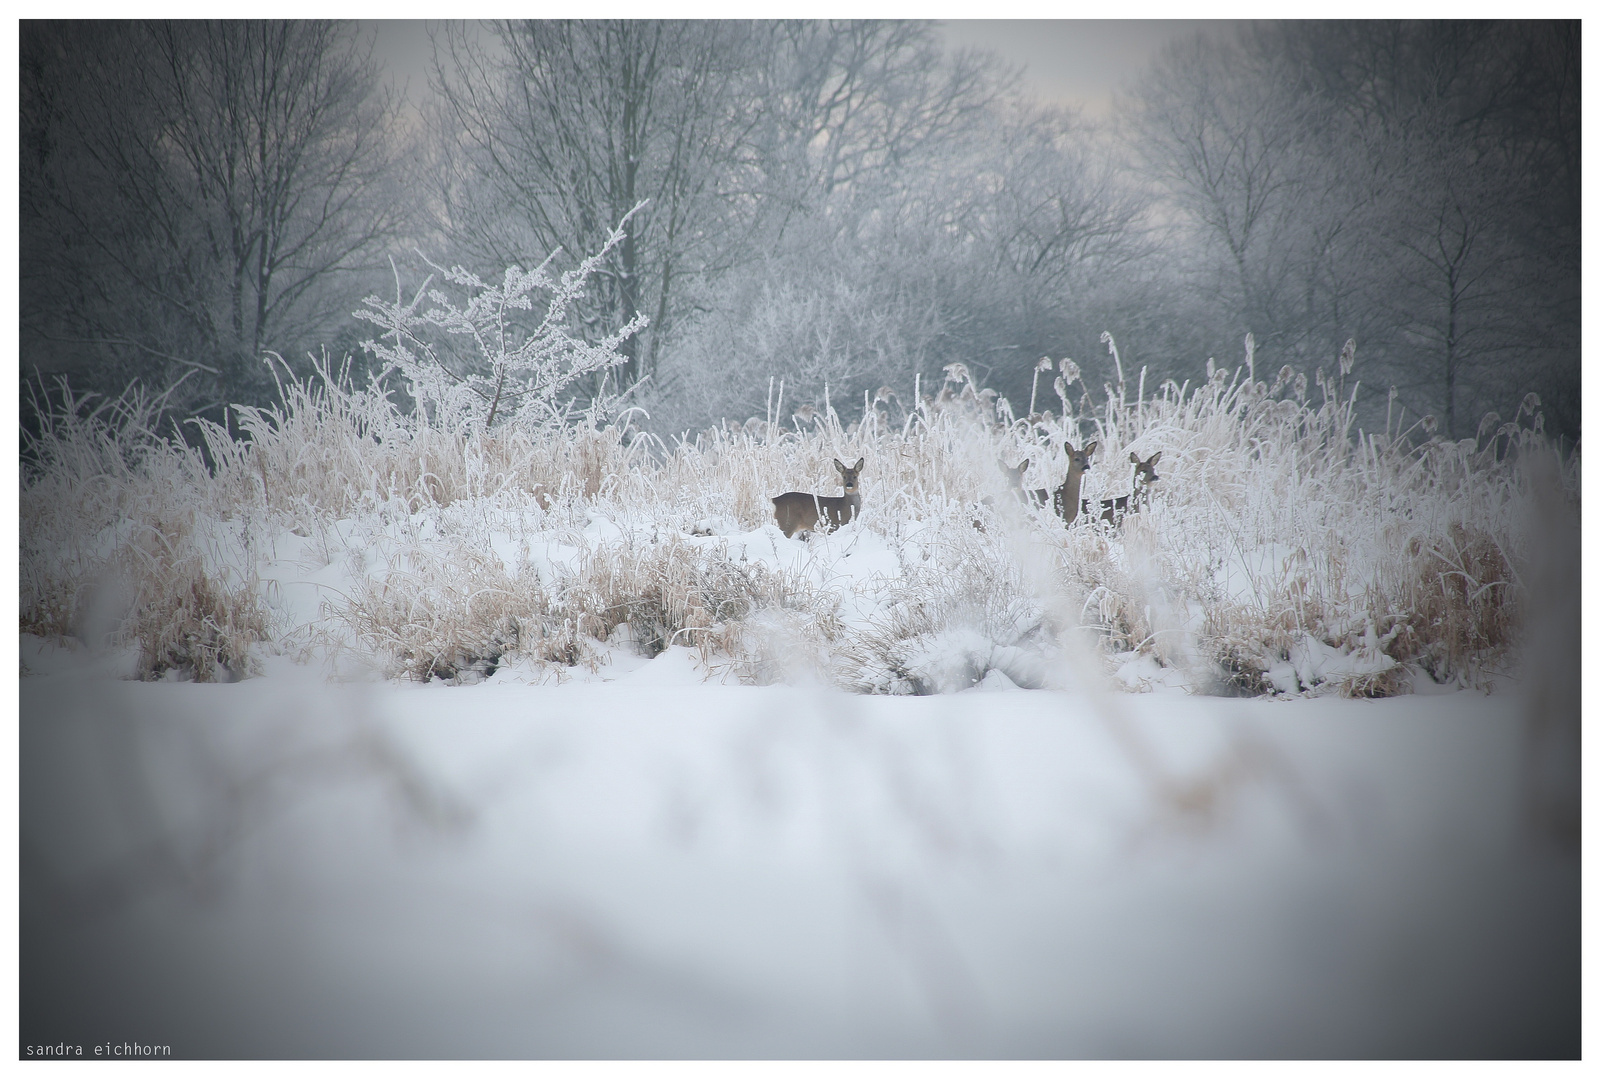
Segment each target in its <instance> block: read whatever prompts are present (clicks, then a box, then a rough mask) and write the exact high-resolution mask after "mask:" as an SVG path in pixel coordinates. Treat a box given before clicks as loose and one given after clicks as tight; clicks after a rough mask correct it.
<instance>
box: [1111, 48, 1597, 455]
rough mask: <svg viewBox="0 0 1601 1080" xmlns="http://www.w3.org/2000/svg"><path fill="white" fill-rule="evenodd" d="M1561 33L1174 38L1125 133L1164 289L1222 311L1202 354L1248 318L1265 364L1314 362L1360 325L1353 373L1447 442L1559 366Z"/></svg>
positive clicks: (1569, 72)
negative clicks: (1166, 283)
mask: <svg viewBox="0 0 1601 1080" xmlns="http://www.w3.org/2000/svg"><path fill="white" fill-rule="evenodd" d="M1576 42H1577V38H1576V33H1573V32H1569V30H1567V29H1564V27H1563V25H1562V24H1529V23H1511V24H1507V23H1498V24H1489V23H1474V22H1465V21H1452V22H1440V23H1400V22H1340V23H1301V22H1297V23H1284V24H1267V25H1259V26H1255V27H1252V28H1250V29H1249V30H1248V31H1246V32H1245V33H1243V34H1242V35H1240V37H1239V38H1238V40H1236V41H1230V42H1224V41H1215V40H1208V39H1204V38H1198V39H1194V40H1192V41H1190V42H1188V43H1184V44H1182V45H1180V46H1178V47H1176V48H1174V49H1172V50H1170V51H1169V52H1168V53H1167V54H1166V55H1165V56H1164V57H1163V58H1162V59H1161V60H1160V61H1159V62H1158V63H1157V64H1156V65H1154V67H1153V69H1152V70H1151V72H1149V74H1148V75H1147V77H1146V79H1145V80H1144V82H1143V84H1142V85H1141V87H1140V89H1139V91H1138V93H1137V94H1136V95H1135V97H1134V98H1133V100H1132V102H1131V109H1130V112H1131V116H1132V120H1133V123H1132V124H1131V131H1132V134H1133V138H1134V141H1135V143H1136V144H1137V145H1138V146H1139V148H1140V149H1141V151H1142V153H1143V156H1144V159H1145V161H1146V163H1147V167H1148V169H1149V174H1150V176H1151V177H1152V178H1153V180H1154V181H1155V182H1156V184H1157V189H1158V191H1159V192H1160V193H1161V195H1162V197H1163V200H1164V203H1165V205H1166V207H1167V212H1168V214H1169V215H1170V217H1171V219H1172V220H1173V221H1174V222H1175V224H1176V226H1177V227H1176V228H1175V229H1174V231H1173V233H1172V236H1173V240H1174V250H1173V259H1174V262H1175V264H1176V265H1179V266H1183V267H1187V271H1186V273H1184V274H1182V275H1174V276H1173V280H1174V282H1175V284H1176V285H1177V286H1178V288H1177V289H1175V290H1174V292H1175V295H1177V296H1182V295H1183V294H1187V295H1188V296H1190V297H1207V296H1210V299H1211V301H1212V302H1213V304H1214V305H1215V307H1216V309H1217V312H1218V315H1217V316H1214V319H1216V320H1217V321H1216V324H1215V325H1216V326H1217V327H1218V328H1219V329H1218V330H1215V331H1213V333H1212V340H1211V341H1209V342H1207V343H1205V351H1204V352H1202V355H1206V354H1207V353H1209V352H1210V351H1211V349H1213V348H1216V347H1219V346H1221V345H1222V344H1223V343H1224V342H1225V341H1226V340H1227V339H1228V338H1233V339H1234V340H1236V341H1237V340H1238V337H1239V335H1240V334H1241V332H1242V331H1243V330H1246V329H1248V330H1251V331H1253V332H1254V333H1255V334H1256V337H1257V340H1258V341H1259V343H1261V345H1262V350H1261V351H1262V353H1265V354H1266V357H1265V358H1267V359H1269V360H1272V359H1274V357H1273V354H1274V352H1282V353H1284V354H1285V358H1287V359H1299V360H1300V361H1301V362H1303V363H1307V362H1310V363H1319V362H1321V363H1331V362H1332V358H1333V356H1334V354H1335V352H1336V351H1337V349H1338V347H1339V346H1338V343H1339V342H1340V341H1343V340H1345V339H1346V338H1348V337H1349V338H1355V339H1356V340H1357V342H1358V343H1359V345H1361V346H1362V356H1363V357H1364V367H1363V373H1364V376H1365V377H1366V378H1367V379H1368V380H1369V382H1370V384H1371V382H1373V381H1379V382H1380V383H1381V384H1383V383H1389V384H1392V385H1395V386H1396V387H1397V388H1398V389H1399V390H1400V392H1401V394H1402V399H1403V401H1404V402H1405V403H1406V404H1407V405H1408V406H1409V407H1410V408H1411V409H1413V410H1414V411H1417V412H1433V413H1437V414H1439V415H1441V416H1442V417H1443V420H1444V429H1445V431H1446V433H1448V434H1450V435H1452V436H1460V435H1462V434H1464V432H1465V431H1467V430H1470V428H1469V426H1468V425H1467V424H1465V423H1464V422H1463V420H1462V418H1463V417H1464V416H1465V415H1468V414H1476V413H1478V412H1483V411H1486V410H1489V409H1491V408H1492V407H1494V408H1501V407H1503V406H1505V407H1506V408H1508V409H1509V408H1510V407H1511V405H1512V403H1514V402H1516V401H1518V400H1521V398H1522V396H1523V394H1524V393H1525V392H1527V391H1528V390H1530V389H1541V390H1545V391H1546V392H1547V393H1548V394H1549V393H1550V392H1552V391H1559V390H1560V388H1563V387H1566V386H1568V385H1570V384H1572V383H1573V382H1574V381H1576V372H1577V331H1578V308H1577V299H1578V257H1577V252H1578V249H1577V245H1576V238H1577V235H1578V215H1577V202H1576V201H1575V199H1574V198H1573V192H1575V191H1576V190H1577V189H1576V188H1575V187H1574V186H1573V180H1574V179H1575V178H1576V175H1577V174H1576V173H1574V172H1572V171H1570V167H1571V165H1572V163H1573V162H1575V161H1576V160H1577V159H1576V156H1575V154H1574V152H1573V151H1574V150H1575V149H1576V148H1577V145H1578V144H1577V135H1578V128H1577V105H1578V99H1577V87H1578V81H1577V49H1576ZM1209 286H1211V288H1210V289H1209ZM1183 302H1184V301H1183V300H1182V299H1180V300H1179V301H1178V303H1179V304H1182V303H1183ZM1164 306H1168V307H1176V305H1175V304H1174V303H1173V301H1171V300H1169V301H1164ZM1170 321H1176V320H1170ZM1230 323H1232V325H1229V324H1230ZM1570 373H1572V374H1571V376H1570ZM1555 396H1556V397H1558V398H1560V397H1563V396H1564V395H1562V394H1560V392H1558V393H1557V394H1556V395H1555ZM1576 421H1577V414H1576V412H1574V413H1573V415H1572V416H1571V418H1565V419H1564V420H1563V421H1562V423H1563V425H1564V426H1567V425H1568V424H1569V423H1572V424H1573V425H1574V427H1575V430H1576Z"/></svg>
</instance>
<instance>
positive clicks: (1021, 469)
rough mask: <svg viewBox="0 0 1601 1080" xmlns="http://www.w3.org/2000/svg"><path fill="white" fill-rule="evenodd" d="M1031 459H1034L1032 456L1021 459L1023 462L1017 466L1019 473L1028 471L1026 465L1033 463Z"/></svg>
mask: <svg viewBox="0 0 1601 1080" xmlns="http://www.w3.org/2000/svg"><path fill="white" fill-rule="evenodd" d="M1033 461H1034V459H1033V458H1024V459H1023V464H1021V465H1019V466H1018V467H1017V471H1018V473H1019V474H1020V475H1021V474H1022V473H1026V472H1028V467H1029V465H1031V464H1033Z"/></svg>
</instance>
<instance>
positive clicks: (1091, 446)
mask: <svg viewBox="0 0 1601 1080" xmlns="http://www.w3.org/2000/svg"><path fill="white" fill-rule="evenodd" d="M1099 445H1101V444H1100V443H1098V442H1092V443H1090V444H1089V445H1088V446H1086V447H1085V448H1084V456H1085V457H1089V456H1090V455H1091V454H1093V453H1095V448H1096V447H1097V446H1099Z"/></svg>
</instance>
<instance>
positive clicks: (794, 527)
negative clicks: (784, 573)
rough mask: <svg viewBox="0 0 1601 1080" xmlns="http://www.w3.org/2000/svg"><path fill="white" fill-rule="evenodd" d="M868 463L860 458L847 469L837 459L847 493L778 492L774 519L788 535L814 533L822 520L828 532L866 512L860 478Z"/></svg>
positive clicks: (774, 506) (835, 465)
mask: <svg viewBox="0 0 1601 1080" xmlns="http://www.w3.org/2000/svg"><path fill="white" fill-rule="evenodd" d="M865 464H867V459H866V458H865V457H864V458H859V459H857V462H856V464H855V465H852V466H851V467H849V468H846V467H845V465H844V464H843V463H842V462H841V461H840V460H839V459H838V458H835V459H834V468H836V469H838V470H839V475H840V483H841V484H842V485H843V486H844V488H845V494H843V495H813V494H811V493H810V492H806V491H786V492H784V494H782V495H775V496H774V497H773V518H774V520H776V521H777V522H778V527H779V528H780V529H782V530H783V532H784V535H785V536H786V537H788V536H794V535H795V534H796V533H797V532H811V531H812V530H813V529H814V528H816V527H817V525H818V523H819V522H821V523H822V525H823V528H824V529H825V530H826V531H829V532H832V531H833V530H835V529H837V528H839V527H840V526H841V525H845V524H848V523H849V522H850V521H852V520H853V519H854V518H855V517H856V515H857V514H859V513H861V511H862V492H861V486H860V482H859V477H860V474H861V471H862V466H863V465H865Z"/></svg>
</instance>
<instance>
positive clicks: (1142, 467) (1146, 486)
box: [1080, 450, 1162, 525]
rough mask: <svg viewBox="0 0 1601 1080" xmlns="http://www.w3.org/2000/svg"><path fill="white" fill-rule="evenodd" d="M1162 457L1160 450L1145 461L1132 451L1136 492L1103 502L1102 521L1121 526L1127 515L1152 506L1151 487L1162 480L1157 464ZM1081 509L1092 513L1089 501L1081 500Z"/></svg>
mask: <svg viewBox="0 0 1601 1080" xmlns="http://www.w3.org/2000/svg"><path fill="white" fill-rule="evenodd" d="M1161 456H1162V451H1160V450H1158V451H1157V452H1156V453H1154V454H1152V455H1151V456H1150V457H1148V458H1146V459H1145V460H1144V461H1141V460H1140V456H1139V455H1138V454H1136V453H1133V452H1132V451H1131V452H1130V453H1129V456H1128V459H1129V462H1130V463H1131V464H1132V465H1133V466H1134V490H1133V491H1131V492H1130V493H1129V494H1127V495H1119V496H1118V497H1117V498H1115V499H1102V500H1101V520H1102V521H1104V522H1106V523H1107V524H1108V525H1116V524H1119V523H1120V522H1121V521H1122V520H1123V515H1125V514H1137V513H1139V512H1140V507H1141V506H1142V505H1147V506H1148V505H1150V501H1151V485H1152V484H1154V483H1156V482H1157V481H1158V480H1160V479H1162V478H1161V477H1160V476H1157V475H1156V462H1157V459H1158V458H1160V457H1161ZM1080 509H1082V510H1083V512H1084V513H1086V514H1088V513H1089V512H1090V504H1089V500H1088V499H1083V500H1080Z"/></svg>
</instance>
